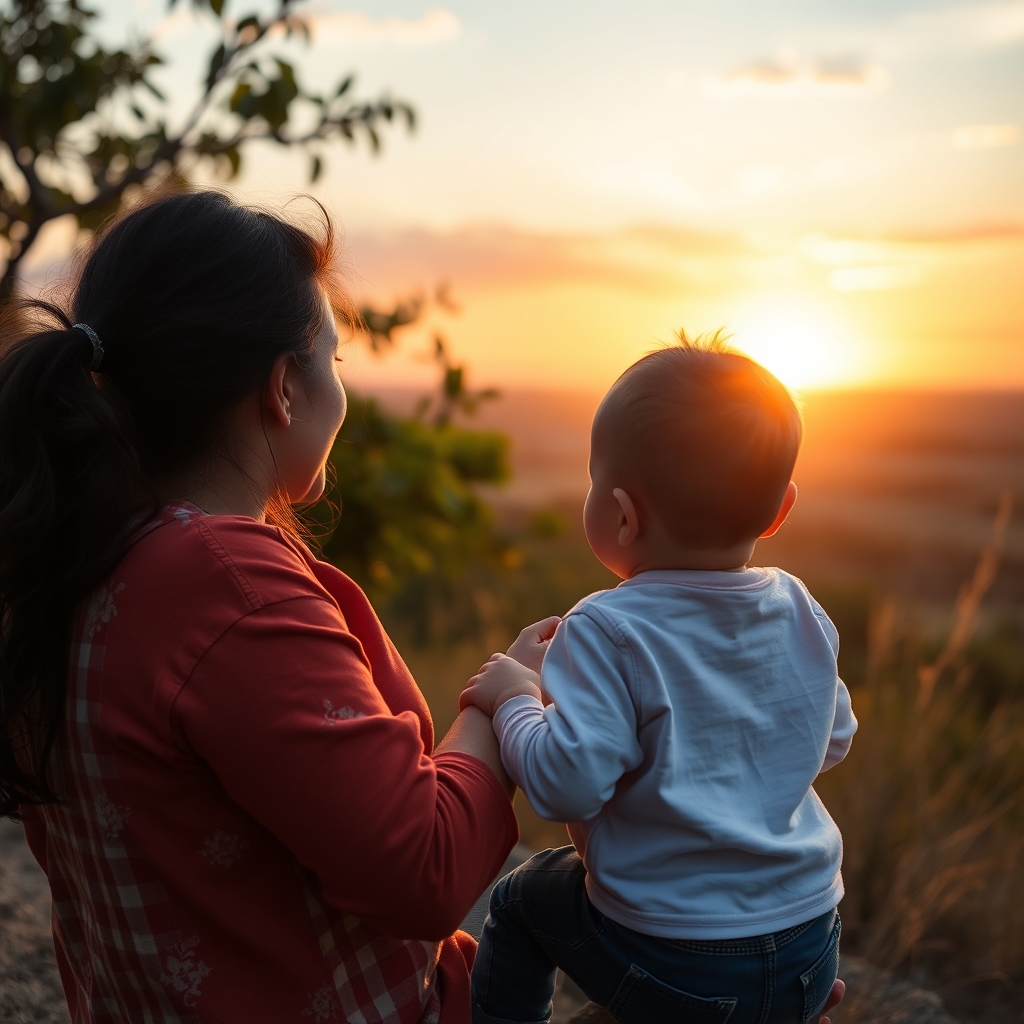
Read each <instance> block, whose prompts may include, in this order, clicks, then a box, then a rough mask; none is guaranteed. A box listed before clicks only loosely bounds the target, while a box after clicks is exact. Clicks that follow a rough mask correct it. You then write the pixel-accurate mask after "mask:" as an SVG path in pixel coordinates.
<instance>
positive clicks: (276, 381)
mask: <svg viewBox="0 0 1024 1024" xmlns="http://www.w3.org/2000/svg"><path fill="white" fill-rule="evenodd" d="M294 362H295V359H294V357H293V356H292V354H291V353H290V352H286V353H285V354H284V355H283V356H278V358H277V361H276V362H275V363H274V365H273V367H272V368H271V370H270V379H269V380H268V381H267V386H266V390H265V392H264V401H265V403H266V406H267V411H268V412H269V413H270V415H271V416H273V418H274V421H275V422H276V423H277V424H278V425H279V426H282V427H289V426H291V422H292V387H293V384H292V380H291V378H292V374H291V373H290V372H289V371H290V370H291V368H292V365H293V364H294Z"/></svg>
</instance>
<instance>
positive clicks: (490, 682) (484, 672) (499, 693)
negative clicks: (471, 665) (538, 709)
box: [459, 654, 541, 718]
mask: <svg viewBox="0 0 1024 1024" xmlns="http://www.w3.org/2000/svg"><path fill="white" fill-rule="evenodd" d="M539 683H540V676H538V675H537V673H536V672H534V671H532V670H531V669H528V668H527V667H526V666H525V665H520V664H519V662H518V661H516V660H515V659H514V658H509V657H507V656H506V655H504V654H492V655H491V656H490V658H489V659H488V660H487V661H485V662H484V663H483V665H481V666H480V671H479V672H477V674H476V675H475V676H473V678H472V679H470V681H469V683H468V684H467V685H466V689H464V690H463V691H462V694H461V695H460V697H459V710H460V711H465V710H466V708H468V707H469V706H470V705H472V706H474V707H478V708H479V709H480V710H481V711H482V712H483V713H484V714H485V715H490V716H491V717H492V718H493V717H494V712H495V711H497V710H498V708H500V707H501V705H502V704H504V703H505V701H507V700H511V699H512V698H513V697H520V696H523V695H524V694H525V695H528V696H530V697H536V698H537V699H538V700H540V699H541V696H540V686H539V685H538V684H539Z"/></svg>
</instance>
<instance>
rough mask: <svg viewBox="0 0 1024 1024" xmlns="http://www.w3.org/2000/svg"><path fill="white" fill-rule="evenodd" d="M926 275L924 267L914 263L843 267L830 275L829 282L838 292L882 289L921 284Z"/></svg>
mask: <svg viewBox="0 0 1024 1024" xmlns="http://www.w3.org/2000/svg"><path fill="white" fill-rule="evenodd" d="M924 276H925V274H924V268H923V267H919V266H914V265H913V264H909V265H908V264H904V265H899V264H896V265H892V266H882V267H843V268H842V269H841V270H833V271H832V273H831V274H829V275H828V283H829V287H830V288H832V289H833V290H834V291H837V292H862V291H881V290H882V289H888V288H910V287H912V286H913V285H915V284H920V282H921V281H923V280H924Z"/></svg>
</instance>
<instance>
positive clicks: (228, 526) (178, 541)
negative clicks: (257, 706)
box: [117, 506, 354, 610]
mask: <svg viewBox="0 0 1024 1024" xmlns="http://www.w3.org/2000/svg"><path fill="white" fill-rule="evenodd" d="M317 565H318V563H316V560H315V559H314V558H313V556H312V555H311V554H310V552H309V550H308V549H307V548H306V547H305V545H303V544H302V543H301V541H298V540H296V539H295V538H293V537H290V536H288V534H286V533H285V532H284V531H283V530H281V529H279V528H278V527H276V526H270V525H268V524H266V523H261V522H258V521H257V520H255V519H252V518H250V517H248V516H208V515H205V514H203V513H201V512H198V510H195V509H194V508H190V507H186V506H183V507H171V508H170V509H165V510H163V511H162V512H161V514H160V515H159V516H158V517H156V519H154V520H153V521H152V522H150V523H148V524H147V525H146V526H145V527H143V529H142V530H140V531H139V536H138V539H137V540H136V542H135V543H134V544H133V545H132V547H131V549H130V550H129V552H128V554H127V556H126V557H125V559H124V562H123V563H122V565H121V571H120V573H118V574H117V575H118V576H120V577H135V578H138V577H140V576H141V577H145V578H147V579H148V580H150V581H151V582H152V583H153V584H154V586H159V587H160V588H163V589H164V590H165V592H171V593H175V594H177V595H179V596H181V597H186V596H187V597H188V599H189V600H190V601H191V602H193V603H195V604H203V603H205V601H206V600H208V599H211V598H214V597H215V598H217V599H218V600H220V601H222V602H223V601H225V600H227V601H228V602H229V603H231V604H234V605H238V606H239V607H240V608H244V609H248V610H255V609H257V608H261V607H264V606H267V605H271V604H276V603H278V602H280V601H287V600H290V599H293V598H296V597H318V598H323V599H325V600H331V601H334V603H337V600H336V598H335V597H334V595H333V594H332V593H331V590H330V589H329V588H327V587H325V585H324V579H329V578H330V577H329V574H327V573H324V572H322V571H318V570H317ZM338 575H340V574H338ZM321 577H323V578H324V579H322V578H321ZM346 579H347V578H346ZM124 582H125V583H127V582H128V580H127V579H124ZM349 582H350V581H349ZM352 585H353V586H354V584H352Z"/></svg>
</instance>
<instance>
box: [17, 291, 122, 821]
mask: <svg viewBox="0 0 1024 1024" xmlns="http://www.w3.org/2000/svg"><path fill="white" fill-rule="evenodd" d="M31 306H33V307H34V309H35V311H37V312H41V313H43V314H45V315H47V316H48V318H50V319H52V321H53V323H52V325H51V326H50V327H49V329H43V330H39V331H37V332H35V333H32V334H30V335H29V336H28V337H25V338H23V339H22V340H20V341H18V342H17V343H15V344H14V345H13V346H12V347H11V349H10V350H9V351H8V352H7V353H5V354H4V356H3V358H2V360H0V439H2V443H0V621H2V623H3V643H2V651H0V678H2V688H0V701H2V703H0V816H3V815H11V814H16V812H17V805H18V804H19V803H39V802H41V801H44V800H50V799H53V797H54V794H53V793H52V792H51V791H50V790H49V788H48V786H47V784H46V781H45V777H44V772H43V768H44V766H45V763H46V761H47V759H48V756H49V752H50V748H51V746H52V744H53V739H54V735H55V732H56V729H57V725H58V722H59V719H60V712H61V711H62V709H63V703H64V693H65V690H66V685H67V676H68V664H67V659H68V648H69V638H70V632H71V620H72V617H73V615H74V611H75V608H76V606H77V604H78V603H79V601H80V600H81V599H82V598H83V597H84V596H85V595H87V594H88V593H89V592H90V591H91V590H92V589H93V588H94V587H95V586H97V585H98V584H99V583H101V582H102V580H103V579H104V578H105V577H106V576H107V575H108V574H109V573H110V572H111V571H112V570H113V568H114V566H115V565H116V564H117V562H118V561H119V560H120V558H121V556H122V555H123V553H124V549H125V529H126V526H127V524H128V522H129V520H130V518H131V513H132V511H133V505H134V503H135V501H136V499H137V495H138V493H139V486H138V459H137V457H136V455H135V451H134V447H133V444H132V439H131V426H130V423H129V421H128V419H127V418H126V416H125V415H124V412H123V411H122V410H120V409H118V408H117V405H116V403H115V402H112V401H111V399H110V397H108V396H107V395H104V394H103V392H102V391H101V390H100V389H99V388H98V387H97V386H96V383H95V381H94V379H93V375H92V373H90V371H89V369H88V367H89V366H90V364H91V363H92V361H93V356H94V348H93V345H92V343H91V341H90V339H89V337H88V336H87V335H86V334H85V333H84V332H82V331H81V330H80V329H78V328H72V326H71V324H70V322H69V321H68V319H67V317H66V316H65V315H64V314H63V313H61V312H60V310H58V309H56V308H55V307H53V306H50V305H49V304H46V303H33V304H31Z"/></svg>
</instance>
